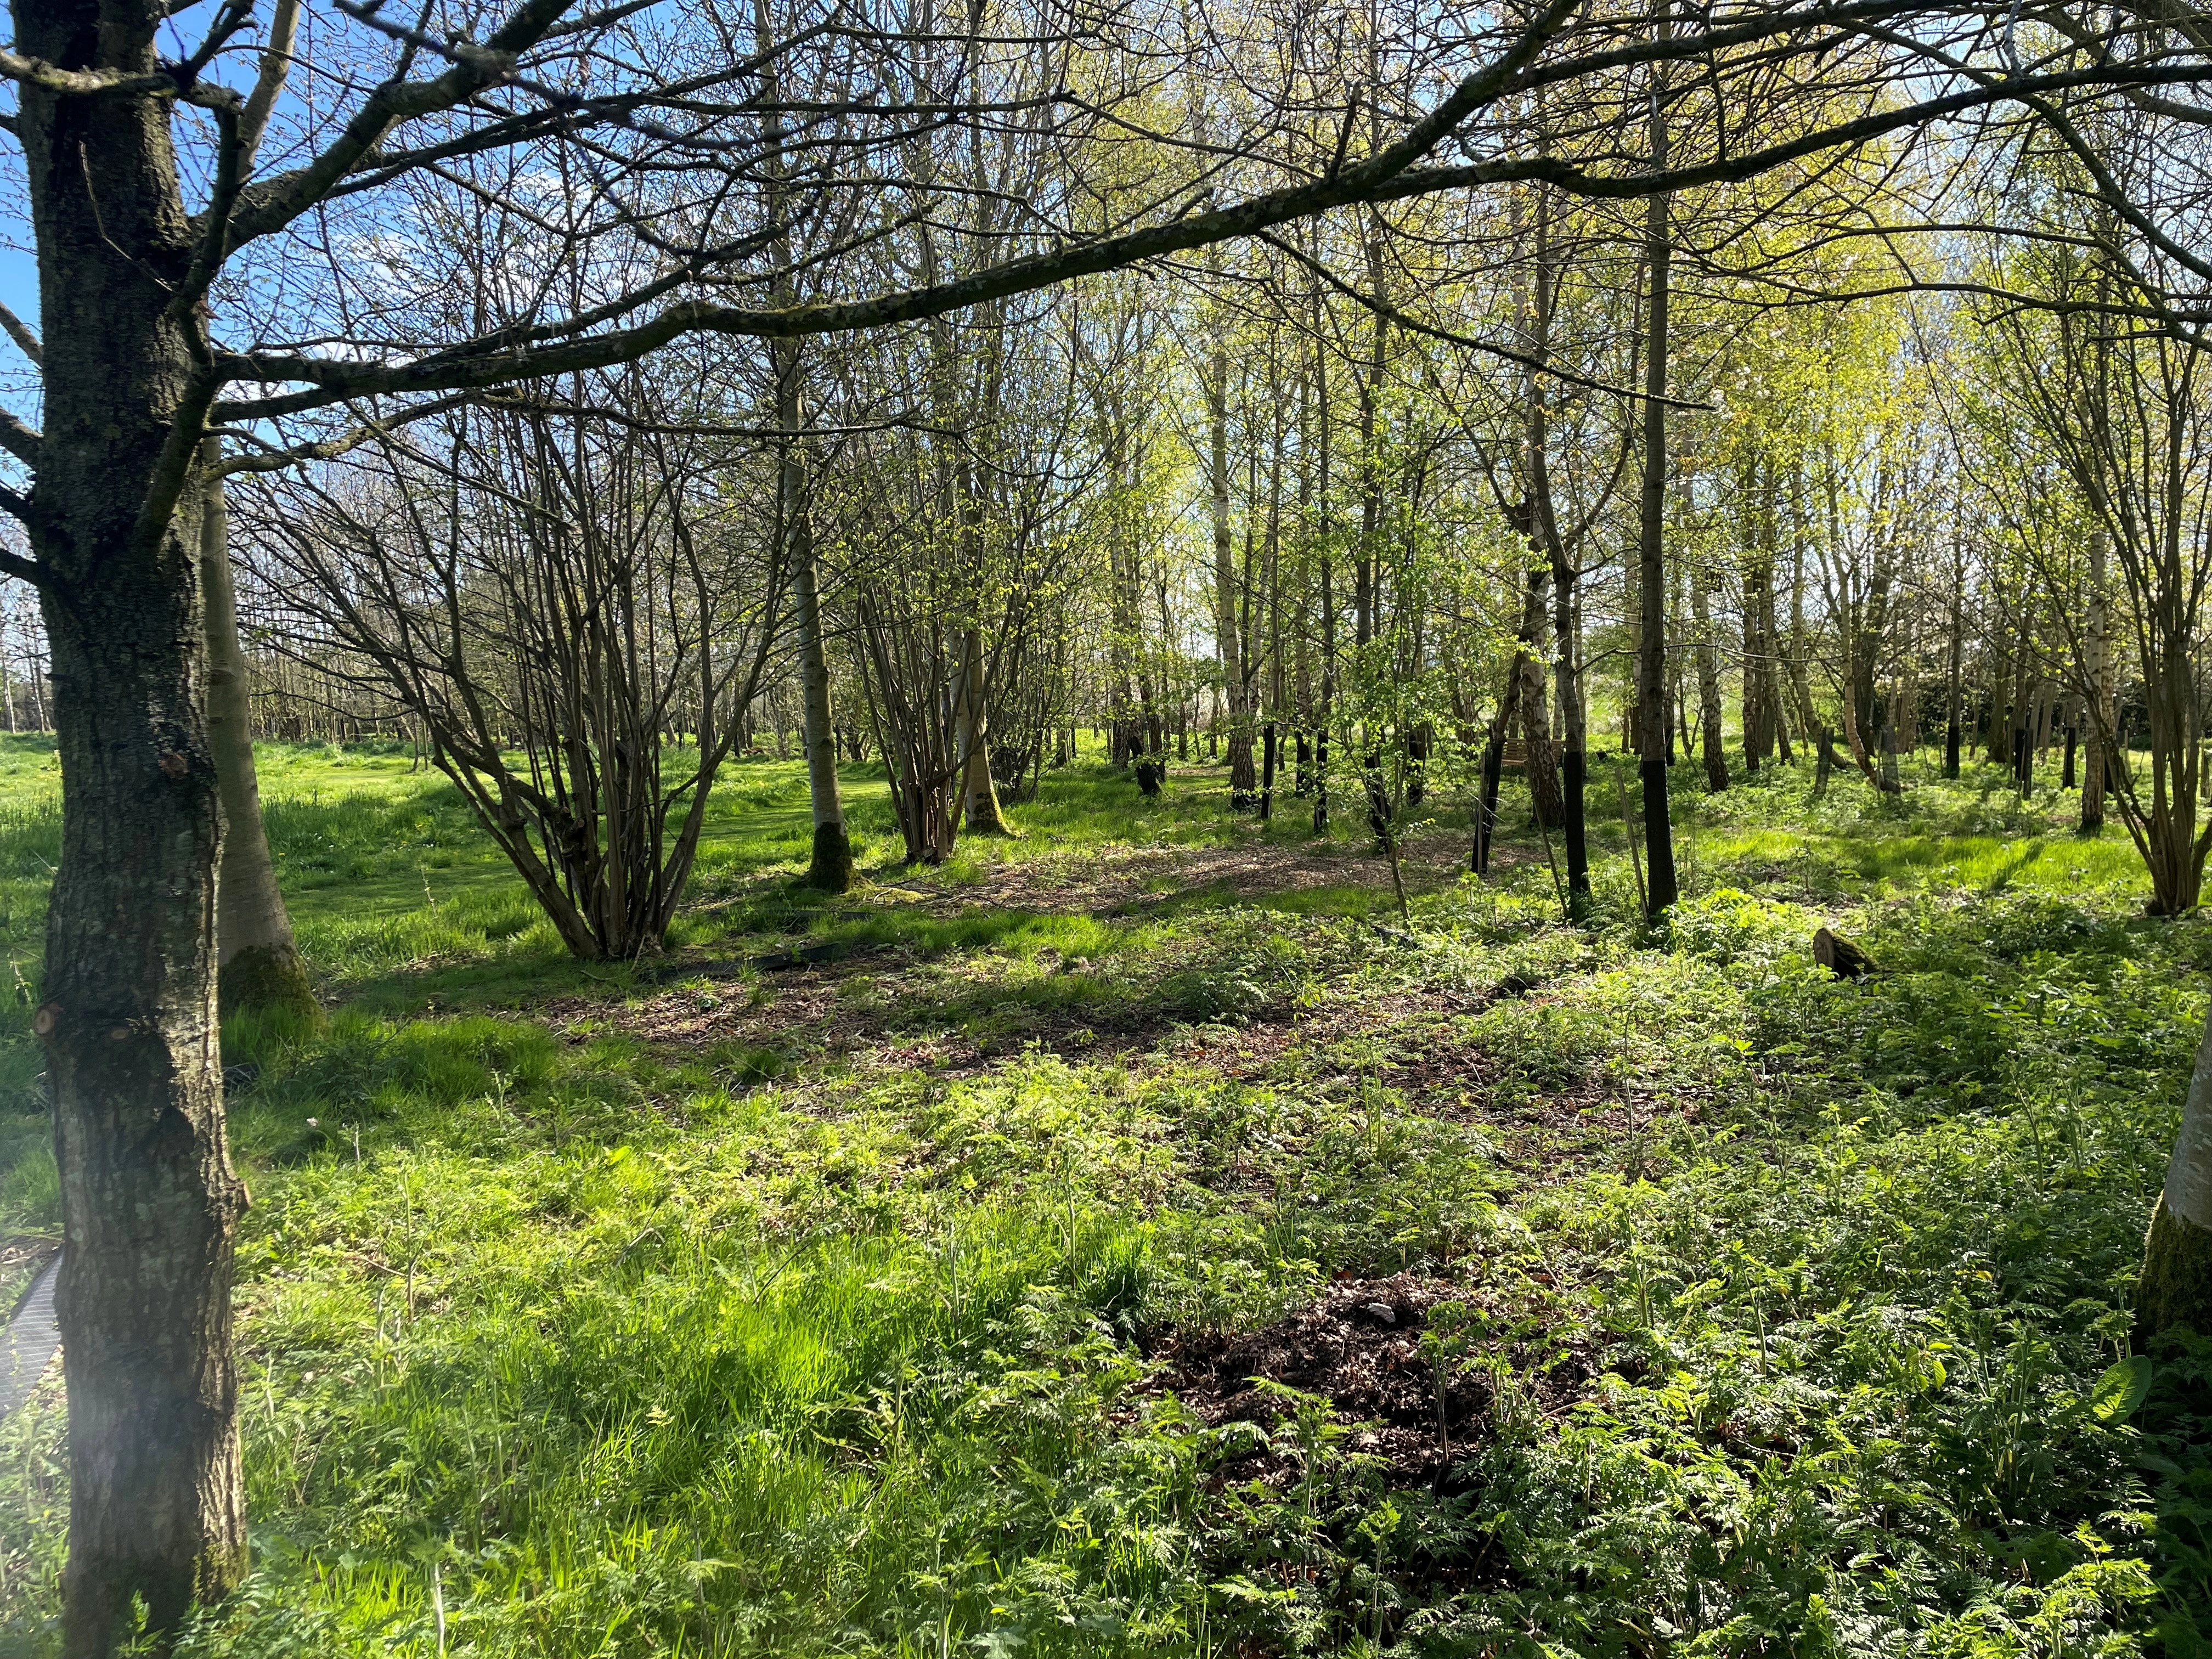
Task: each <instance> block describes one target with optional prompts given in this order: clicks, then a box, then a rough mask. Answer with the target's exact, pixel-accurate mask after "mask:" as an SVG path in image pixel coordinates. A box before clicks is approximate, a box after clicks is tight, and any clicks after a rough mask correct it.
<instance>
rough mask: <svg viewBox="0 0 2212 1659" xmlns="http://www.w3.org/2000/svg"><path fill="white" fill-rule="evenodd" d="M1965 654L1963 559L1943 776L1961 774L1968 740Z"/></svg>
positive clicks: (1954, 605)
mask: <svg viewBox="0 0 2212 1659" xmlns="http://www.w3.org/2000/svg"><path fill="white" fill-rule="evenodd" d="M1965 665H1966V566H1965V563H1964V562H1963V560H1962V561H1961V562H1960V563H1959V564H1957V565H1955V566H1954V568H1953V570H1952V576H1951V661H1950V672H1949V677H1948V680H1947V681H1946V684H1945V687H1944V698H1943V708H1944V714H1943V775H1944V776H1945V777H1947V778H1955V777H1957V776H1958V775H1959V750H1960V744H1962V743H1963V742H1964V741H1965V738H1966V730H1965V711H1964V710H1963V709H1962V708H1961V707H1960V698H1961V687H1960V672H1961V671H1962V670H1963V668H1964V667H1965Z"/></svg>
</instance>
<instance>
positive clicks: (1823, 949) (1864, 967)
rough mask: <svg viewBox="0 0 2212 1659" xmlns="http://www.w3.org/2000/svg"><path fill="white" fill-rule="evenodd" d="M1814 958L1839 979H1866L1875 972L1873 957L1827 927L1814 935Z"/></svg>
mask: <svg viewBox="0 0 2212 1659" xmlns="http://www.w3.org/2000/svg"><path fill="white" fill-rule="evenodd" d="M1813 960H1814V961H1815V962H1817V963H1820V966H1822V967H1823V968H1825V969H1827V970H1828V971H1829V972H1830V973H1832V974H1833V975H1836V976H1837V977H1838V979H1864V978H1865V977H1866V976H1867V975H1869V974H1870V973H1872V972H1874V958H1873V957H1870V956H1869V955H1868V954H1867V953H1866V952H1865V951H1862V950H1860V949H1859V947H1858V946H1857V945H1854V944H1852V943H1851V942H1850V940H1849V939H1840V938H1838V936H1837V935H1835V934H1834V933H1830V932H1829V931H1828V930H1827V929H1826V928H1825V927H1823V928H1822V929H1820V932H1819V933H1815V934H1814V935H1813Z"/></svg>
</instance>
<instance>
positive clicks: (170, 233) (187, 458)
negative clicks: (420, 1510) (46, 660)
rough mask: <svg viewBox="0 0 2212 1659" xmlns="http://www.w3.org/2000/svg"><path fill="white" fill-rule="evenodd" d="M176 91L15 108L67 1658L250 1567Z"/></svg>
mask: <svg viewBox="0 0 2212 1659" xmlns="http://www.w3.org/2000/svg"><path fill="white" fill-rule="evenodd" d="M164 15H166V14H164V13H163V12H162V11H161V10H159V9H155V8H153V7H149V6H132V5H127V4H126V5H121V6H110V7H103V8H100V9H93V8H90V7H88V6H87V5H85V4H83V3H82V0H23V3H21V4H19V5H18V7H17V9H16V13H15V20H16V35H15V41H16V45H17V47H18V49H19V50H21V51H22V52H27V53H29V54H32V55H33V56H35V57H37V58H43V59H45V60H46V61H48V62H51V63H54V64H61V65H63V66H64V67H67V68H83V67H94V66H99V67H105V68H109V69H113V70H119V71H123V72H125V73H129V74H136V75H151V74H152V73H153V72H154V71H155V68H156V63H157V39H156V36H157V30H158V28H159V27H160V22H161V18H162V17H163V16H164ZM169 107H170V106H169V104H168V103H167V102H166V101H164V100H157V99H155V98H154V97H152V96H150V95H131V94H125V95H118V96H114V97H109V98H102V99H89V98H82V97H68V98H61V97H57V96H56V95H55V94H52V93H50V92H47V91H44V90H42V89H40V88H37V87H34V86H26V87H25V88H23V90H22V93H21V112H20V113H19V115H18V117H17V130H18V133H19V137H20V138H21V143H22V147H23V151H24V157H25V163H26V170H27V180H28V185H29V192H30V198H31V208H32V213H33V224H34V228H35V231H36V235H37V242H38V248H39V279H40V307H41V322H42V332H43V334H44V337H45V344H46V362H45V365H44V367H45V384H46V437H45V441H44V444H43V447H42V449H43V453H42V454H41V457H40V465H39V467H38V470H37V482H36V483H35V485H34V486H33V494H32V501H33V520H34V522H35V524H36V526H37V528H36V529H34V530H33V532H32V536H31V542H32V547H33V551H34V552H35V553H36V555H37V556H38V559H39V561H40V564H41V565H42V566H44V567H45V568H46V571H47V572H48V573H49V580H48V581H47V583H46V586H45V587H44V590H43V592H42V594H41V602H42V605H43V606H44V611H45V617H46V632H47V638H48V640H49V641H50V644H51V647H52V665H53V678H54V702H55V708H54V717H55V725H56V727H57V732H58V740H57V749H58V753H59V755H60V758H61V768H62V857H61V865H60V867H59V870H58V872H57V874H56V877H55V880H54V888H53V896H52V902H51V905H50V907H49V909H48V913H47V921H46V996H47V1000H46V1003H45V1004H44V1005H43V1006H40V1009H39V1010H38V1011H37V1012H36V1014H35V1015H34V1017H33V1030H34V1031H35V1032H36V1033H37V1034H38V1036H40V1038H41V1039H42V1041H43V1043H44V1047H45V1054H46V1077H47V1080H48V1088H49V1091H50V1092H51V1096H52V1103H53V1109H54V1126H55V1133H54V1140H55V1154H56V1158H57V1161H58V1164H59V1166H60V1176H61V1196H62V1214H63V1224H64V1231H65V1235H66V1238H67V1243H68V1250H67V1255H65V1257H64V1262H63V1267H62V1272H61V1279H60V1288H59V1293H58V1297H57V1310H58V1314H59V1317H60V1323H61V1332H62V1341H63V1350H64V1377H65V1380H66V1385H67V1389H68V1395H69V1413H70V1437H69V1439H70V1452H69V1466H70V1551H69V1561H68V1565H67V1567H66V1568H65V1569H64V1574H63V1581H62V1591H63V1601H64V1613H63V1642H64V1652H65V1653H66V1654H68V1655H69V1656H70V1659H100V1656H105V1655H106V1654H108V1653H110V1652H112V1651H113V1650H114V1648H115V1646H116V1644H117V1643H118V1640H119V1639H120V1638H122V1637H124V1636H125V1635H126V1634H127V1632H128V1627H129V1625H130V1623H131V1619H132V1617H133V1601H134V1598H143V1603H144V1607H145V1610H146V1614H147V1619H148V1622H149V1626H150V1628H151V1629H153V1630H154V1631H155V1632H167V1631H170V1630H173V1629H174V1628H175V1626H176V1625H177V1623H178V1621H179V1620H180V1619H181V1618H182V1617H183V1616H184V1614H185V1612H186V1611H187V1609H188V1608H189V1607H191V1605H192V1604H193V1603H194V1602H195V1601H212V1600H215V1599H216V1598H218V1597H220V1596H222V1595H223V1594H225V1593H226V1592H227V1591H228V1589H230V1588H231V1587H232V1586H233V1585H234V1584H235V1583H237V1581H238V1579H239V1577H240V1575H241V1574H242V1573H243V1571H244V1570H245V1565H246V1528H245V1501H244V1489H243V1487H242V1486H241V1484H240V1474H239V1440H238V1413H237V1403H238V1401H237V1394H238V1389H237V1373H236V1370H235V1367H234V1361H233V1358H232V1353H231V1342H230V1328H231V1295H230V1287H231V1262H232V1253H233V1249H234V1240H235V1237H236V1233H237V1226H238V1218H239V1216H240V1213H241V1212H243V1211H244V1209H245V1207H246V1194H245V1188H244V1187H243V1186H242V1185H241V1183H240V1182H239V1180H238V1179H237V1177H236V1176H235V1175H234V1174H233V1172H232V1170H231V1165H230V1153H229V1149H228V1144H227V1142H226V1139H225V1137H224V1132H223V1115H222V1072H221V1063H220V1060H219V1058H218V1050H217V1045H216V982H215V965H216V964H215V962H214V952H213V949H212V946H213V942H214V935H215V907H216V859H217V856H218V854H219V853H220V851H221V847H222V824H221V805H220V796H219V789H218V785H217V781H216V768H215V760H214V755H213V752H212V750H211V748H210V742H209V736H208V726H207V714H208V711H207V706H206V702H205V695H206V688H205V683H204V669H205V663H204V617H203V614H202V610H201V595H200V586H199V558H198V546H197V542H198V536H199V513H200V502H199V500H198V495H197V490H196V489H193V488H190V487H187V488H186V489H185V490H184V492H183V493H182V495H174V496H173V494H172V492H173V489H174V480H175V479H176V478H177V477H179V474H180V473H181V472H182V471H183V469H184V468H185V467H186V466H187V465H189V464H190V462H191V459H192V455H193V452H194V450H195V449H196V448H197V441H198V433H199V430H200V428H201V426H202V424H203V422H204V416H205V412H206V404H207V398H208V396H209V395H210V392H209V389H208V388H207V387H206V386H205V385H204V383H201V382H198V381H197V380H196V379H195V377H194V375H193V374H192V367H191V365H192V361H193V356H194V353H195V352H196V351H197V350H204V349H206V348H205V343H204V338H202V337H200V331H201V327H202V325H201V322H200V320H199V318H198V316H197V313H194V312H193V310H192V309H191V307H179V306H175V305H173V303H172V301H173V296H174V295H177V294H178V293H179V291H180V290H182V289H185V288H186V287H187V285H188V283H187V276H188V270H189V267H190V264H191V246H192V245H191V233H190V229H189V226H188V224H187V222H186V219H185V210H184V204H183V202H182V199H181V197H180V194H179V188H178V183H177V177H176V167H175V159H174V155H173V152H172V150H171V149H170V143H169V135H168V127H167V111H168V109H169ZM95 181H97V182H96V186H95ZM95 187H96V191H97V194H96V195H95ZM172 498H173V499H175V500H176V501H178V502H179V510H178V511H177V512H175V513H172V512H171V511H170V510H169V508H168V506H167V501H169V500H170V499H172ZM149 503H152V504H153V505H152V506H151V507H150V508H149ZM142 516H144V517H146V518H148V519H149V522H147V523H145V524H143V525H142V523H141V519H142ZM155 895H158V896H160V902H149V897H150V896H155Z"/></svg>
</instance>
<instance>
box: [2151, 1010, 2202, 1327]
mask: <svg viewBox="0 0 2212 1659" xmlns="http://www.w3.org/2000/svg"><path fill="white" fill-rule="evenodd" d="M2180 1326H2186V1327H2188V1328H2190V1329H2191V1330H2193V1331H2195V1332H2196V1333H2197V1334H2198V1335H2200V1336H2203V1335H2212V1019H2208V1020H2207V1021H2206V1023H2205V1027H2204V1032H2203V1036H2201V1037H2199V1038H2198V1040H2197V1066H2196V1070H2195V1071H2194V1072H2193V1073H2191V1076H2190V1079H2189V1094H2188V1097H2187V1098H2186V1099H2185V1101H2184V1103H2183V1104H2182V1108H2181V1132H2180V1133H2179V1134H2178V1135H2177V1136H2175V1138H2174V1142H2173V1156H2172V1159H2171V1160H2169V1161H2168V1163H2167V1164H2166V1182H2165V1185H2164V1186H2163V1187H2161V1188H2160V1191H2159V1195H2158V1200H2157V1202H2156V1204H2155V1205H2154V1206H2153V1208H2152V1210H2151V1218H2150V1231H2149V1233H2148V1235H2147V1236H2146V1237H2145V1238H2144V1239H2143V1261H2142V1276H2141V1278H2140V1279H2138V1280H2137V1281H2136V1341H2137V1343H2138V1344H2141V1343H2144V1342H2148V1340H2150V1339H2151V1338H2152V1337H2154V1336H2156V1335H2157V1334H2159V1333H2160V1332H2161V1331H2166V1330H2171V1329H2173V1328H2176V1327H2180Z"/></svg>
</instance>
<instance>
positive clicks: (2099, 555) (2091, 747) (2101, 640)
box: [2081, 525, 2115, 836]
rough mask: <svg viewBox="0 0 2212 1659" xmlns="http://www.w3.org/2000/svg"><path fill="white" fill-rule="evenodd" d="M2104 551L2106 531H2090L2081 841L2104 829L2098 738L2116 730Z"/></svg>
mask: <svg viewBox="0 0 2212 1659" xmlns="http://www.w3.org/2000/svg"><path fill="white" fill-rule="evenodd" d="M2107 545H2108V544H2107V541H2106V532H2105V527H2104V526H2102V525H2098V526H2093V528H2092V529H2091V530H2090V532H2089V614H2088V616H2087V618H2086V620H2085V621H2084V623H2083V626H2082V630H2081V655H2082V658H2083V662H2082V668H2083V670H2084V673H2083V676H2082V678H2084V679H2086V680H2087V682H2088V692H2089V700H2090V705H2091V706H2090V708H2089V709H2088V711H2087V712H2088V716H2089V718H2088V719H2087V720H2084V721H2083V722H2082V725H2083V727H2084V731H2083V746H2084V753H2083V755H2082V757H2081V768H2082V770H2081V833H2082V834H2083V835H2085V836H2093V835H2095V834H2096V833H2097V832H2098V831H2099V830H2100V829H2103V828H2104V827H2105V785H2106V775H2105V773H2106V767H2107V766H2108V765H2109V764H2110V762H2109V761H2108V760H2107V759H2106V754H2105V742H2104V738H2103V737H2102V736H2101V735H2100V734H2101V733H2102V732H2108V731H2112V730H2114V729H2115V728H2114V726H2113V708H2112V703H2113V701H2114V700H2113V696H2112V649H2111V641H2110V639H2109V637H2108V634H2109V629H2110V621H2109V618H2110V616H2111V611H2112V601H2111V595H2110V593H2109V592H2108V590H2107V572H2106V562H2107V557H2108V556H2107V553H2106V547H2107Z"/></svg>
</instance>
